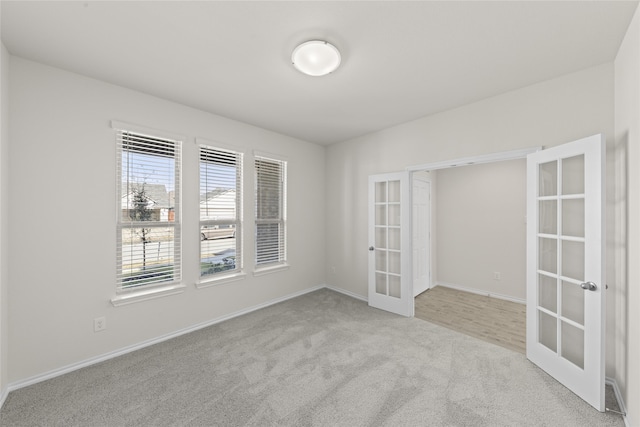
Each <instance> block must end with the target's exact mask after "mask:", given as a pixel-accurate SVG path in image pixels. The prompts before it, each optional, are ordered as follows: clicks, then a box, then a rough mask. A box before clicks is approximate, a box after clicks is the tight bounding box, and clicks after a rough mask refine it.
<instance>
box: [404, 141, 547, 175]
mask: <svg viewBox="0 0 640 427" xmlns="http://www.w3.org/2000/svg"><path fill="white" fill-rule="evenodd" d="M540 150H542V147H531V148H522V149H519V150H511V151H501V152H498V153H490V154H482V155H479V156H471V157H460V158H457V159H452V160H444V161H441V162H432V163H424V164H421V165H415V166H407V168H406V170H408V171H410V172H417V171H432V170H438V169H446V168H451V167H456V166H467V165H478V164H482V163H492V162H501V161H504V160H515V159H524V158H526V157H527V155H528V154H531V153H535V152H537V151H540Z"/></svg>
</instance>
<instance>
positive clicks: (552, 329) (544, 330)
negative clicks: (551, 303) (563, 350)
mask: <svg viewBox="0 0 640 427" xmlns="http://www.w3.org/2000/svg"><path fill="white" fill-rule="evenodd" d="M538 316H539V318H538V327H539V330H538V341H539V342H540V344H542V345H544V346H545V347H547V348H548V349H550V350H552V351H554V352H556V353H557V352H558V339H557V338H558V329H557V325H556V318H555V317H553V316H549V315H548V314H547V313H544V312H542V311H538Z"/></svg>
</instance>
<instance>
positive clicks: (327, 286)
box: [325, 285, 369, 302]
mask: <svg viewBox="0 0 640 427" xmlns="http://www.w3.org/2000/svg"><path fill="white" fill-rule="evenodd" d="M325 288H327V289H329V290H332V291H334V292H338V293H339V294H343V295H346V296H348V297H351V298H355V299H358V300H360V301H364V302H369V299H368V298H367V297H365V296H362V295H360V294H356V293H353V292H351V291H347V290H346V289H341V288H337V287H335V286H331V285H325Z"/></svg>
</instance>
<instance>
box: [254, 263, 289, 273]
mask: <svg viewBox="0 0 640 427" xmlns="http://www.w3.org/2000/svg"><path fill="white" fill-rule="evenodd" d="M288 269H289V264H287V263H286V262H285V263H284V264H278V265H272V266H268V267H256V269H255V270H254V271H253V275H254V276H256V277H258V276H264V275H265V274H271V273H277V272H279V271H285V270H288Z"/></svg>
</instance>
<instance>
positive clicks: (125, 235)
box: [116, 129, 181, 292]
mask: <svg viewBox="0 0 640 427" xmlns="http://www.w3.org/2000/svg"><path fill="white" fill-rule="evenodd" d="M116 144H117V184H116V188H117V190H116V191H117V193H118V203H119V208H118V212H117V236H116V241H117V276H116V280H117V291H118V292H122V291H127V290H136V289H140V288H142V287H151V286H156V285H166V284H169V283H174V282H179V281H180V277H181V274H180V209H179V201H180V193H179V192H180V151H181V145H180V141H177V140H172V139H165V138H160V137H156V136H152V135H146V134H143V133H137V132H130V131H127V130H123V129H117V135H116Z"/></svg>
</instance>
